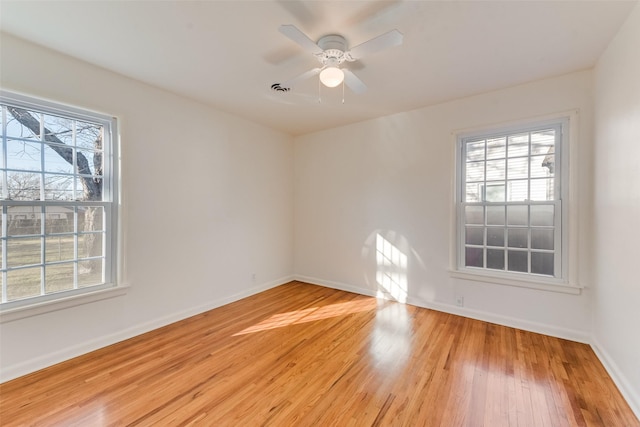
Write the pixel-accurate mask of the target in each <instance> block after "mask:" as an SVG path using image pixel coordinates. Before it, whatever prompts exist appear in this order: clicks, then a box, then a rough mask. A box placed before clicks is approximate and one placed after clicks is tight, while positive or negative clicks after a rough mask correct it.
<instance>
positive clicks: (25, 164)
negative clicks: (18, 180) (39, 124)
mask: <svg viewBox="0 0 640 427" xmlns="http://www.w3.org/2000/svg"><path fill="white" fill-rule="evenodd" d="M41 151H42V144H41V143H39V142H27V141H15V140H11V139H10V140H8V141H7V168H8V169H20V170H25V171H36V172H37V171H41V170H42V159H41V154H40V153H41Z"/></svg>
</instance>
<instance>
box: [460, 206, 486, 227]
mask: <svg viewBox="0 0 640 427" xmlns="http://www.w3.org/2000/svg"><path fill="white" fill-rule="evenodd" d="M464 222H465V224H478V225H484V207H483V206H465V208H464Z"/></svg>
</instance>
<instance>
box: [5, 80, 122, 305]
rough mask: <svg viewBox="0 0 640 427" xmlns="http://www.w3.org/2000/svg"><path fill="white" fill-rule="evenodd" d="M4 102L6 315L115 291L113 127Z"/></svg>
mask: <svg viewBox="0 0 640 427" xmlns="http://www.w3.org/2000/svg"><path fill="white" fill-rule="evenodd" d="M0 95H1V96H0V108H1V111H0V129H1V130H0V132H1V135H0V138H1V142H2V147H1V148H2V151H1V155H0V174H1V176H0V186H1V187H0V206H1V209H2V224H1V228H2V240H1V243H2V244H1V246H0V258H1V264H2V269H1V274H0V297H1V307H2V308H3V309H5V308H13V307H20V306H25V305H31V304H33V303H40V302H43V301H49V300H54V299H58V298H61V297H68V296H72V295H76V294H82V293H88V292H92V291H95V290H102V289H105V288H109V287H113V286H114V284H115V276H116V275H115V264H116V263H115V248H116V245H115V237H116V230H115V229H116V216H117V215H116V212H117V210H116V209H117V206H116V200H117V194H116V189H117V185H116V177H117V171H116V168H117V163H116V161H115V159H116V153H115V151H116V148H117V144H116V143H115V139H114V138H115V135H117V132H116V121H115V119H114V118H112V117H109V116H106V115H103V114H96V113H93V112H88V111H84V110H80V109H77V108H71V107H67V106H62V105H58V104H54V103H51V102H45V101H40V100H37V99H33V98H28V97H25V96H21V95H16V94H11V93H6V92H2V93H1V94H0Z"/></svg>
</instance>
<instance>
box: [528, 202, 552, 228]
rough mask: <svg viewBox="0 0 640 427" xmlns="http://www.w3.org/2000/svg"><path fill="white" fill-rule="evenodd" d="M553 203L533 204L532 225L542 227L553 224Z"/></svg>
mask: <svg viewBox="0 0 640 427" xmlns="http://www.w3.org/2000/svg"><path fill="white" fill-rule="evenodd" d="M553 211H554V206H553V205H532V206H531V225H532V226H541V227H551V226H553V216H554V215H553Z"/></svg>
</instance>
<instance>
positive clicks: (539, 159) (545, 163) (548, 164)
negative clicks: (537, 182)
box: [531, 155, 555, 178]
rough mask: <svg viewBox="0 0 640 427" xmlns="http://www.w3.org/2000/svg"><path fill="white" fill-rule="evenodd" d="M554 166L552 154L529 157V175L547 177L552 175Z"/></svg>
mask: <svg viewBox="0 0 640 427" xmlns="http://www.w3.org/2000/svg"><path fill="white" fill-rule="evenodd" d="M554 166H555V162H554V157H553V155H551V156H534V157H531V177H532V178H547V177H550V176H553V173H554Z"/></svg>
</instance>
